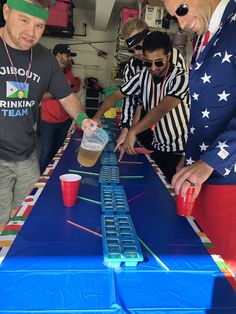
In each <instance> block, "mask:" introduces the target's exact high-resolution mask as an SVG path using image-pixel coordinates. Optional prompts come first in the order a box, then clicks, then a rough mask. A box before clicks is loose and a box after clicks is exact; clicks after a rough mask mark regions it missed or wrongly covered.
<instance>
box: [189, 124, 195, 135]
mask: <svg viewBox="0 0 236 314" xmlns="http://www.w3.org/2000/svg"><path fill="white" fill-rule="evenodd" d="M195 130H196V129H195V128H194V127H193V126H192V127H191V128H190V133H191V134H194V131H195Z"/></svg>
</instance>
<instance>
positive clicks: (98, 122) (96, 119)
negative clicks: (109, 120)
mask: <svg viewBox="0 0 236 314" xmlns="http://www.w3.org/2000/svg"><path fill="white" fill-rule="evenodd" d="M93 121H95V122H96V124H97V126H99V127H101V126H102V121H101V119H100V118H99V117H96V115H95V116H94V117H93Z"/></svg>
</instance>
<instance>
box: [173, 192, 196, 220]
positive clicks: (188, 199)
mask: <svg viewBox="0 0 236 314" xmlns="http://www.w3.org/2000/svg"><path fill="white" fill-rule="evenodd" d="M194 189H195V188H194V186H190V187H189V188H188V190H187V192H186V195H185V197H182V196H181V195H180V194H178V195H176V213H177V215H179V216H183V217H188V216H192V212H193V206H194V202H195V198H194V197H193V193H194Z"/></svg>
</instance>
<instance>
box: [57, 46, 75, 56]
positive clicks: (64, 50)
mask: <svg viewBox="0 0 236 314" xmlns="http://www.w3.org/2000/svg"><path fill="white" fill-rule="evenodd" d="M52 52H53V54H54V55H56V54H57V53H66V54H68V55H69V56H71V57H75V56H77V53H75V52H71V50H70V47H69V46H68V45H64V44H58V45H56V46H55V47H54V48H53V50H52Z"/></svg>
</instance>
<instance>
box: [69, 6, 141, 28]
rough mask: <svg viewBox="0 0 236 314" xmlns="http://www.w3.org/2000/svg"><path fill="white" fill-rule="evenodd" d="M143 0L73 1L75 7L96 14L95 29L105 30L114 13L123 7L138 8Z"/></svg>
mask: <svg viewBox="0 0 236 314" xmlns="http://www.w3.org/2000/svg"><path fill="white" fill-rule="evenodd" d="M142 1H143V0H73V2H74V4H75V7H76V8H79V9H83V10H91V11H93V12H94V16H95V21H94V28H95V29H96V30H105V29H106V28H107V24H108V22H109V19H110V16H111V14H112V13H113V11H118V10H119V9H120V8H122V7H131V8H132V7H134V8H138V3H141V2H142Z"/></svg>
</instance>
